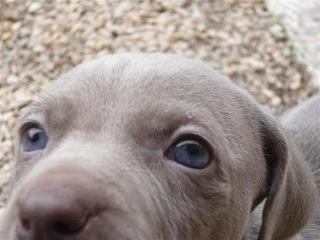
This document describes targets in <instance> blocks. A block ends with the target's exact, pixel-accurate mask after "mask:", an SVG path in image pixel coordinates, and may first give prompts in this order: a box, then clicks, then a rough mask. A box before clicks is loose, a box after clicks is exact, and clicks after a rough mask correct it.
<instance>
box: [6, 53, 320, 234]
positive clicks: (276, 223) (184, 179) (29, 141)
mask: <svg viewBox="0 0 320 240" xmlns="http://www.w3.org/2000/svg"><path fill="white" fill-rule="evenodd" d="M288 121H289V122H290V121H291V120H290V119H289V120H288ZM310 121H313V120H312V119H311V120H310ZM304 124H308V122H307V121H306V122H304V121H301V125H302V126H305V127H306V126H307V125H304ZM289 125H290V124H289ZM317 126H318V125H317ZM298 128H300V127H298ZM297 130H298V131H299V129H297ZM17 135H18V138H17V142H16V160H17V162H16V168H15V176H14V181H13V191H12V193H11V196H10V200H9V203H8V206H7V208H6V210H5V212H4V213H3V214H2V215H3V216H2V221H1V226H0V236H1V239H6V240H100V239H101V240H129V239H130V240H133V239H134V240H151V239H152V240H178V239H179V240H191V239H192V240H241V239H245V238H246V236H249V235H252V234H246V231H250V228H249V230H247V228H248V225H249V224H250V215H252V214H253V211H254V209H256V207H257V206H258V205H259V204H260V203H261V202H262V201H264V200H265V205H263V207H262V208H263V213H262V216H260V217H261V225H260V226H259V230H258V232H257V235H256V236H254V237H253V238H252V239H259V240H271V239H293V237H294V236H298V235H297V234H298V233H299V232H300V231H301V230H302V229H303V227H304V226H305V225H306V224H307V223H308V221H309V220H310V218H311V217H312V214H313V213H314V212H315V211H316V210H315V209H316V208H315V206H316V201H317V187H316V183H315V177H314V176H313V174H312V171H311V168H310V167H309V166H308V163H307V161H305V160H304V156H307V154H308V153H309V150H308V147H307V146H306V147H305V149H304V148H302V149H300V148H299V146H298V145H296V143H295V138H294V137H292V135H291V134H290V133H289V132H288V131H287V130H285V129H284V128H283V127H282V126H281V125H280V123H279V122H278V121H277V120H275V119H274V118H273V117H272V116H270V115H269V114H267V113H265V112H264V111H263V110H262V109H261V107H260V106H259V105H258V104H257V103H256V102H255V101H254V100H253V99H252V98H251V97H250V96H249V95H248V94H247V92H246V91H244V90H242V89H240V88H238V87H237V86H235V85H234V84H233V83H231V81H230V80H228V79H227V78H226V77H223V76H221V75H219V74H218V73H217V72H214V71H213V70H211V69H210V68H208V67H206V66H205V65H203V64H201V63H198V62H195V61H192V60H189V59H185V58H182V57H178V56H175V55H167V54H118V55H113V56H107V57H103V58H99V59H97V60H93V61H90V62H87V63H84V64H81V65H79V66H77V67H75V68H74V69H72V70H71V71H69V72H67V73H65V74H63V75H62V76H61V77H60V78H59V79H58V80H57V81H56V83H55V84H54V86H53V88H52V89H51V90H49V91H48V93H45V94H43V95H42V96H41V97H40V98H39V99H38V100H37V101H35V103H34V104H33V105H32V106H31V107H30V110H29V111H28V112H27V114H26V115H24V116H23V117H22V118H21V120H20V123H19V126H18V134H17ZM298 135H299V134H297V135H296V136H298ZM302 141H303V143H304V140H302ZM298 144H299V143H298ZM311 155H315V163H317V164H319V161H318V160H319V159H318V157H319V154H318V151H317V150H315V152H314V153H311ZM260 205H261V204H260ZM260 208H261V207H260Z"/></svg>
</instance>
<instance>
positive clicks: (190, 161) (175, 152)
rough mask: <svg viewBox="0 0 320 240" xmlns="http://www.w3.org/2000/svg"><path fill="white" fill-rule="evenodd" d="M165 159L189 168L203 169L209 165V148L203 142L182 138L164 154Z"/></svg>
mask: <svg viewBox="0 0 320 240" xmlns="http://www.w3.org/2000/svg"><path fill="white" fill-rule="evenodd" d="M165 155H166V157H167V158H168V159H170V160H173V161H175V162H177V163H179V164H182V165H184V166H186V167H189V168H195V169H203V168H205V167H207V166H208V165H209V163H210V155H211V154H210V148H209V147H208V145H207V144H206V142H205V141H202V140H200V139H197V138H193V137H191V138H184V139H181V140H179V141H177V142H176V143H175V144H173V145H172V146H171V147H170V148H169V149H168V151H166V153H165Z"/></svg>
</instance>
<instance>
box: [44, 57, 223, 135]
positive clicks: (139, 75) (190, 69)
mask: <svg viewBox="0 0 320 240" xmlns="http://www.w3.org/2000/svg"><path fill="white" fill-rule="evenodd" d="M215 82H216V83H215ZM225 85H226V84H225V81H224V80H223V79H222V77H221V76H219V75H218V74H216V73H215V72H213V71H212V70H211V69H209V68H207V67H206V66H204V65H203V64H200V63H197V62H194V61H192V60H189V59H185V58H182V57H178V56H175V55H167V54H120V55H115V56H107V57H103V58H100V59H97V60H93V61H90V62H87V63H84V64H81V65H79V66H77V67H76V68H74V69H72V70H71V71H69V72H67V73H66V74H64V75H62V76H61V77H60V78H59V79H58V80H57V82H56V84H54V86H53V88H52V89H51V90H49V93H50V95H49V96H45V101H42V102H41V104H40V105H42V108H44V110H45V112H46V114H47V115H49V116H48V119H50V120H53V121H57V122H58V121H60V122H62V121H63V122H64V123H65V124H64V125H66V123H67V122H70V121H72V122H78V124H79V123H81V124H82V126H83V127H84V125H89V128H90V129H93V128H94V125H95V124H96V125H97V126H101V122H105V121H106V119H109V120H112V121H114V122H118V123H119V122H120V121H122V120H123V118H127V119H128V118H130V117H132V116H134V117H135V120H136V121H139V119H140V120H142V121H146V120H151V119H152V118H157V117H158V118H159V119H161V120H163V121H156V123H157V124H160V125H161V124H163V125H165V124H166V122H168V121H171V120H172V121H171V122H185V119H186V118H188V117H190V116H193V115H196V114H197V112H198V113H199V112H201V111H202V110H205V107H206V105H208V102H209V101H207V100H206V99H207V98H209V97H210V98H216V99H217V101H220V100H221V98H220V97H219V95H221V97H222V95H223V92H225V91H221V90H219V89H221V88H225ZM209 95H210V96H209ZM215 95H216V96H215ZM210 102H212V101H211V100H210ZM210 104H211V103H210ZM202 112H203V111H202ZM159 114H161V116H160V115H159ZM217 115H218V112H217ZM70 116H71V117H72V119H67V118H70ZM181 119H182V120H181ZM86 123H87V124H86ZM149 123H153V121H149ZM64 127H66V126H64ZM163 128H165V127H163Z"/></svg>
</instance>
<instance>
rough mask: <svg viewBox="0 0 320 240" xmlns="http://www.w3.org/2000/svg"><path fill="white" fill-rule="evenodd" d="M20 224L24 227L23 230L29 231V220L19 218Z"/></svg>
mask: <svg viewBox="0 0 320 240" xmlns="http://www.w3.org/2000/svg"><path fill="white" fill-rule="evenodd" d="M20 221H21V225H22V227H23V228H24V230H26V231H29V230H30V229H31V222H30V220H28V219H26V218H21V220H20Z"/></svg>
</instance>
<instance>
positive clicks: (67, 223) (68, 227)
mask: <svg viewBox="0 0 320 240" xmlns="http://www.w3.org/2000/svg"><path fill="white" fill-rule="evenodd" d="M87 220H88V218H87V217H83V218H82V220H79V219H78V220H76V221H75V220H67V219H63V220H60V221H59V220H57V221H54V222H52V224H51V229H52V231H53V232H55V233H58V234H61V235H75V234H77V233H79V232H81V230H82V229H83V228H84V226H85V225H86V224H87Z"/></svg>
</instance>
